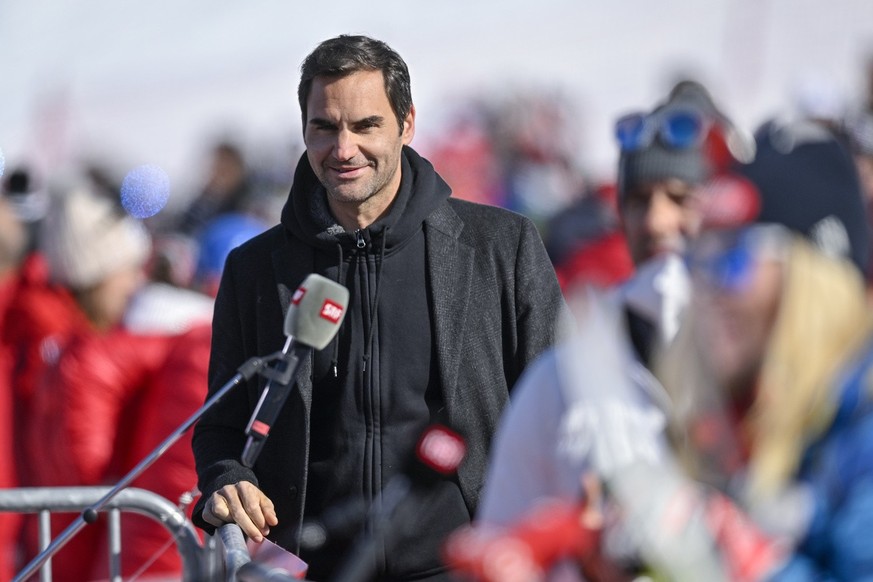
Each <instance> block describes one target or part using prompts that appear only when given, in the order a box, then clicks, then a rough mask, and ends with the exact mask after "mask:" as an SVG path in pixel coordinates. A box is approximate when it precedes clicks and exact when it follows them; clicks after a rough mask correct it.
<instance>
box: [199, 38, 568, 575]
mask: <svg viewBox="0 0 873 582" xmlns="http://www.w3.org/2000/svg"><path fill="white" fill-rule="evenodd" d="M298 98H299V100H300V106H301V110H302V117H303V133H304V141H305V143H306V147H307V151H306V154H305V155H304V156H303V157H302V158H301V160H300V162H299V164H298V166H297V170H296V173H295V176H294V184H293V186H292V189H291V194H290V196H289V198H288V202H287V203H286V205H285V208H284V210H283V212H282V221H281V224H280V225H278V226H276V227H274V228H272V229H271V230H269V231H267V232H265V233H264V234H262V235H260V236H258V237H256V238H254V239H252V240H251V241H249V242H248V243H246V244H244V245H242V246H241V247H239V248H237V249H236V250H235V251H233V252H232V253H231V255H230V256H229V258H228V261H227V264H226V267H225V271H224V275H223V278H222V282H221V286H220V289H219V292H218V297H217V299H216V307H215V317H214V321H213V337H214V340H213V348H212V355H211V361H210V394H212V393H214V392H215V391H216V390H218V388H220V387H221V385H222V384H223V383H224V382H226V381H227V380H228V379H229V378H230V377H231V376H233V374H234V372H235V370H236V366H239V365H240V364H241V363H243V362H244V361H246V359H248V358H249V357H251V356H255V355H265V354H269V353H272V352H274V351H275V350H277V349H278V348H279V347H280V346H281V345H282V343H283V341H284V337H283V335H282V321H283V317H284V311H285V310H286V309H287V305H288V303H289V300H290V296H291V293H292V291H293V290H294V289H295V288H296V287H297V285H298V284H299V283H300V282H301V281H302V280H303V279H304V278H305V277H306V275H308V274H309V273H312V272H316V273H320V274H322V275H324V276H326V277H328V278H330V279H332V280H335V281H338V282H340V283H342V284H343V285H345V286H346V287H348V289H349V291H350V294H351V298H350V301H349V307H348V312H347V316H346V318H345V320H344V323H343V326H342V328H341V329H340V331H339V334H338V335H337V337H336V338H335V340H334V342H333V343H332V344H331V345H330V346H328V347H327V348H326V349H324V350H322V351H320V352H318V353H315V354H314V355H313V356H312V357H311V358H309V359H305V361H304V362H303V363H302V365H301V367H300V370H298V374H297V385H296V388H295V390H294V391H293V392H292V394H291V396H290V397H289V399H288V401H287V402H286V404H285V406H284V408H283V410H282V412H281V414H280V416H279V418H278V420H277V421H276V423H275V425H274V427H273V429H272V430H271V436H270V438H269V439H268V440H267V442H266V444H265V446H264V449H263V451H262V454H261V455H260V457H259V459H258V461H257V463H256V464H255V467H254V470H249V469H247V468H245V467H244V466H243V465H242V464H241V463H240V462H239V460H238V459H239V457H240V453H241V451H242V449H243V445H244V442H245V435H244V429H245V426H246V423H247V421H248V419H249V417H250V415H251V412H252V410H253V409H254V406H255V404H256V403H257V401H258V398H259V395H260V384H259V383H258V382H249V383H248V385H247V386H246V388H245V389H244V390H237V391H235V392H231V393H230V394H229V395H228V396H227V397H226V398H225V399H224V400H222V402H221V403H220V405H218V406H217V407H215V408H214V409H213V410H211V411H210V412H209V413H208V414H206V415H205V416H204V417H203V419H202V420H201V422H200V423H199V424H198V426H197V428H196V430H195V433H194V444H193V446H194V452H195V456H196V459H197V471H198V475H199V486H200V489H201V491H202V492H203V497H202V499H201V500H200V502H199V504H198V505H197V507H196V508H195V510H194V516H195V521H196V522H197V523H198V525H200V526H201V527H205V528H207V529H210V526H218V525H220V524H221V523H225V522H236V523H238V524H239V525H240V526H241V528H242V529H243V531H244V532H245V533H246V534H247V535H248V536H250V537H251V538H252V539H254V540H256V541H260V540H262V539H263V537H264V536H266V537H269V538H270V539H271V540H273V541H275V542H277V543H278V544H280V545H282V546H284V547H285V548H288V549H289V550H292V551H299V552H300V553H301V556H302V557H303V558H304V559H305V560H306V561H307V562H309V564H310V569H309V577H310V578H311V579H314V580H321V579H329V578H330V577H331V576H333V575H334V574H335V569H336V566H337V565H338V563H339V562H340V560H339V557H341V556H342V555H343V554H342V552H343V548H336V547H333V548H329V549H328V550H327V551H321V552H309V551H307V550H306V549H305V548H304V549H301V548H300V540H299V537H300V526H301V524H302V521H303V519H304V518H310V517H317V516H319V515H321V514H322V513H323V512H324V510H326V509H328V508H330V507H334V506H336V505H337V504H340V503H342V502H343V501H344V500H346V499H350V498H358V499H364V500H365V501H367V502H371V501H373V500H376V499H378V497H379V493H380V491H381V490H382V488H383V486H384V485H385V484H386V483H387V482H388V481H389V480H390V479H391V478H392V477H393V476H395V475H397V474H398V473H400V472H402V471H403V467H402V464H403V459H404V456H405V455H406V452H407V451H408V450H409V449H410V448H411V446H412V444H414V442H415V440H416V439H417V437H418V436H419V434H420V433H421V432H422V430H423V429H424V428H425V427H426V426H427V425H428V424H430V423H432V422H435V421H438V422H443V423H446V424H448V425H450V426H452V427H454V428H455V429H457V430H458V431H459V432H461V433H462V434H463V435H464V436H465V438H466V444H467V457H466V460H465V462H464V464H463V465H462V466H461V467H460V469H459V472H458V477H457V479H456V480H455V481H454V482H452V483H449V484H447V485H446V486H444V487H441V488H439V489H437V490H436V491H435V492H434V493H433V494H432V495H430V496H429V498H428V499H427V500H426V501H427V502H426V503H425V500H424V499H422V502H421V507H420V508H419V509H418V511H417V512H416V515H417V517H418V519H419V521H418V523H415V524H395V527H392V529H391V531H390V532H389V533H390V534H391V535H390V536H389V539H388V541H387V542H386V544H385V547H384V548H380V550H381V553H382V558H381V559H380V563H379V564H378V567H379V570H380V572H381V576H382V577H383V578H384V579H398V580H402V579H416V580H418V579H439V578H441V577H443V576H445V574H444V569H443V567H442V565H441V562H440V559H439V547H440V544H441V543H442V541H443V539H444V538H445V536H446V535H447V534H448V533H449V532H450V531H452V530H454V529H455V528H456V527H458V526H459V525H462V524H463V523H466V522H468V521H469V520H470V518H471V516H472V514H473V512H474V511H475V509H476V505H477V502H478V498H479V489H480V487H481V484H482V478H483V472H484V468H485V460H486V457H487V454H488V449H489V445H490V441H491V435H492V433H493V430H494V427H495V425H496V422H497V419H498V417H499V416H500V413H501V411H502V410H503V407H504V405H505V404H506V402H507V400H508V397H509V391H510V388H511V387H512V386H513V384H514V383H515V381H516V379H517V378H518V377H519V375H520V374H521V372H522V370H523V369H524V367H525V366H526V365H527V364H528V363H529V362H530V361H531V360H533V359H534V358H535V357H536V356H537V355H538V354H540V353H541V352H542V351H543V350H545V349H546V348H547V347H548V346H549V345H551V344H552V342H553V341H554V338H555V333H556V325H557V320H558V317H559V313H560V312H561V311H562V309H563V302H562V298H561V293H560V289H559V287H558V283H557V279H556V277H555V274H554V271H553V269H552V266H551V264H550V262H549V260H548V258H547V255H546V253H545V250H544V248H543V244H542V242H541V240H540V238H539V236H538V234H537V232H536V230H535V228H534V226H533V224H532V223H531V222H530V221H529V220H528V219H526V218H524V217H522V216H520V215H517V214H513V213H510V212H507V211H505V210H501V209H498V208H493V207H488V206H482V205H477V204H472V203H469V202H464V201H461V200H456V199H452V198H450V195H451V190H450V188H449V186H448V185H447V184H446V183H445V182H444V181H443V180H442V179H441V178H440V177H439V176H438V175H437V174H436V172H435V171H434V169H433V166H431V164H430V163H429V162H427V161H426V160H425V159H423V158H421V157H420V156H419V155H418V154H417V153H415V151H413V150H412V149H411V148H409V147H408V144H409V142H410V141H411V140H412V137H413V134H414V131H415V109H414V107H413V105H412V99H411V94H410V88H409V73H408V71H407V68H406V65H405V63H404V62H403V60H402V59H401V58H400V57H399V56H398V55H397V54H396V53H395V52H394V51H393V50H391V49H390V48H389V47H388V46H387V45H385V44H384V43H382V42H379V41H376V40H373V39H370V38H367V37H361V36H341V37H338V38H334V39H331V40H328V41H325V42H324V43H322V44H321V45H319V46H318V47H317V48H316V50H315V51H314V52H313V53H312V54H310V55H309V57H307V59H306V60H305V61H304V63H303V65H302V75H301V81H300V86H299V89H298ZM404 526H405V527H404Z"/></svg>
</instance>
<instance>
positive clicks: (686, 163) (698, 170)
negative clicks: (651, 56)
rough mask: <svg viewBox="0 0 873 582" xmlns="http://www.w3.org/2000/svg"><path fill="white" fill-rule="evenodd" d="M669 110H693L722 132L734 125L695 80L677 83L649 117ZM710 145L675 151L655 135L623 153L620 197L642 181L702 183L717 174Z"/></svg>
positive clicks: (716, 156) (697, 145)
mask: <svg viewBox="0 0 873 582" xmlns="http://www.w3.org/2000/svg"><path fill="white" fill-rule="evenodd" d="M670 109H677V110H685V111H688V110H692V111H694V112H696V113H697V114H698V115H699V116H700V117H701V118H703V119H706V120H707V121H708V122H711V123H713V124H715V125H716V126H719V127H720V128H722V133H729V132H733V124H732V123H731V122H730V121H729V120H728V119H727V117H725V116H724V114H722V113H721V112H720V111H719V110H718V108H717V107H716V106H715V104H714V102H713V101H712V98H711V97H710V95H709V93H708V92H707V90H706V89H705V88H704V87H703V86H702V85H701V84H699V83H696V82H694V81H682V82H680V83H678V84H677V85H676V86H675V87H674V88H673V90H672V91H671V92H670V95H669V97H668V98H667V100H666V101H665V102H664V103H662V104H660V105H658V106H657V107H655V108H654V109H653V110H652V111H651V112H650V113H649V114H648V116H649V117H653V116H657V115H661V114H663V113H665V112H668V111H669V110H670ZM738 139H739V138H738ZM712 145H713V144H712V143H711V142H708V141H703V140H702V141H701V143H699V144H696V145H694V146H692V147H687V148H674V147H670V146H669V145H667V144H664V143H662V142H661V140H660V139H659V138H658V137H657V136H656V137H655V138H654V139H652V140H651V142H650V143H648V144H645V145H644V146H643V147H641V148H640V149H636V150H632V151H624V150H623V151H622V152H621V157H620V158H619V170H618V193H619V197H620V198H621V197H623V196H624V195H625V194H626V193H627V192H628V191H629V190H631V189H633V188H634V187H635V186H637V185H638V184H641V183H644V182H654V181H658V180H666V179H670V178H676V179H679V180H683V181H685V182H688V183H689V184H700V183H702V182H704V181H705V180H707V179H708V178H709V177H710V176H711V175H712V174H713V173H714V172H715V171H716V169H717V168H716V166H717V165H718V164H719V160H718V159H717V158H718V154H715V155H714V152H713V151H711V149H712ZM733 145H736V144H728V145H726V147H728V146H730V147H732V146H733Z"/></svg>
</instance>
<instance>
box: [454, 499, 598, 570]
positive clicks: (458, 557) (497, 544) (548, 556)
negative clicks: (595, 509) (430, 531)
mask: <svg viewBox="0 0 873 582" xmlns="http://www.w3.org/2000/svg"><path fill="white" fill-rule="evenodd" d="M587 511H588V508H587V505H586V504H581V505H580V504H578V503H569V502H564V501H558V500H554V501H549V502H546V503H544V504H542V505H541V506H539V507H537V508H536V509H535V510H533V511H532V512H530V513H528V514H527V515H526V516H525V517H524V519H522V520H521V521H519V522H517V523H516V524H514V525H512V526H510V527H508V528H492V527H488V526H466V527H463V528H461V529H459V530H457V531H456V532H455V533H453V534H452V535H451V536H449V538H448V540H447V541H446V544H445V546H444V547H443V558H444V560H445V562H446V564H447V565H448V566H449V567H451V568H452V569H453V570H455V571H456V572H458V573H460V574H464V575H467V576H469V577H471V578H472V579H474V580H478V581H481V582H516V581H517V582H531V581H536V580H544V579H545V576H546V573H547V572H548V571H549V569H550V568H551V567H552V566H553V565H555V564H556V563H557V562H559V561H561V560H564V559H572V560H575V561H577V562H578V563H580V564H581V565H583V569H586V568H585V567H584V566H585V564H588V565H590V566H594V564H593V561H594V560H596V559H597V556H598V555H599V548H600V528H592V527H589V526H588V525H586V523H585V522H586V520H585V513H586V512H587Z"/></svg>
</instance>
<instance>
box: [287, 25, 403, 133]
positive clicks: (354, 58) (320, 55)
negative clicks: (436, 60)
mask: <svg viewBox="0 0 873 582" xmlns="http://www.w3.org/2000/svg"><path fill="white" fill-rule="evenodd" d="M360 71H380V72H381V73H382V77H383V79H384V80H385V92H386V93H387V95H388V101H389V102H390V103H391V109H392V110H393V111H394V115H396V116H397V124H398V126H399V127H400V132H401V133H402V132H403V120H404V119H406V116H407V115H409V111H410V110H411V109H412V90H411V89H410V82H409V70H408V69H407V68H406V63H405V62H404V61H403V59H402V58H400V55H398V54H397V53H396V52H394V50H393V49H392V48H391V47H389V46H388V45H387V44H385V43H384V42H382V41H380V40H375V39H372V38H370V37H367V36H351V35H345V34H344V35H341V36H338V37H336V38H331V39H329V40H326V41H324V42H322V43H321V44H319V45H318V46H317V47H316V48H315V50H314V51H312V52H311V53H310V54H309V56H308V57H306V59H305V60H304V61H303V64H302V65H301V66H300V84H299V85H298V86H297V99H298V100H299V101H300V113H301V115H302V119H303V131H304V133H305V132H306V103H307V101H308V100H309V93H310V91H311V90H312V80H313V79H314V78H315V77H332V78H337V79H339V78H342V77H346V76H348V75H351V74H352V73H357V72H360Z"/></svg>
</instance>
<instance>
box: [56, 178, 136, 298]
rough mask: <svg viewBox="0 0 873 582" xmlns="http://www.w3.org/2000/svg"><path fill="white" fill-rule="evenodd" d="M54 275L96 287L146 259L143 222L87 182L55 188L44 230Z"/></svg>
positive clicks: (69, 282)
mask: <svg viewBox="0 0 873 582" xmlns="http://www.w3.org/2000/svg"><path fill="white" fill-rule="evenodd" d="M40 248H41V249H42V252H43V253H44V255H45V258H46V262H47V263H48V267H49V273H50V275H51V278H52V280H53V281H55V282H56V283H60V284H62V285H66V286H68V287H70V288H73V289H87V288H89V287H93V286H94V285H96V284H97V283H99V282H100V281H101V280H103V279H105V278H106V277H107V276H109V275H111V274H112V273H114V272H116V271H118V270H121V269H123V268H128V267H131V266H141V265H143V264H144V263H145V261H146V259H147V258H148V256H149V253H150V251H151V243H150V240H149V235H148V233H147V232H146V230H145V228H144V227H143V226H142V224H140V223H139V222H137V221H136V220H134V219H133V218H131V217H129V216H127V215H126V214H124V213H123V212H122V211H120V210H119V209H117V208H116V207H115V205H113V203H112V201H111V200H109V199H108V198H107V197H105V196H101V195H99V194H97V193H95V192H94V191H93V189H92V188H91V187H90V186H88V185H87V183H85V182H79V183H76V184H74V185H73V186H72V187H69V188H67V189H65V190H64V191H62V192H56V193H55V196H54V197H53V199H52V201H51V206H50V208H49V211H48V214H47V216H46V218H45V221H44V222H43V224H42V227H41V231H40Z"/></svg>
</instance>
